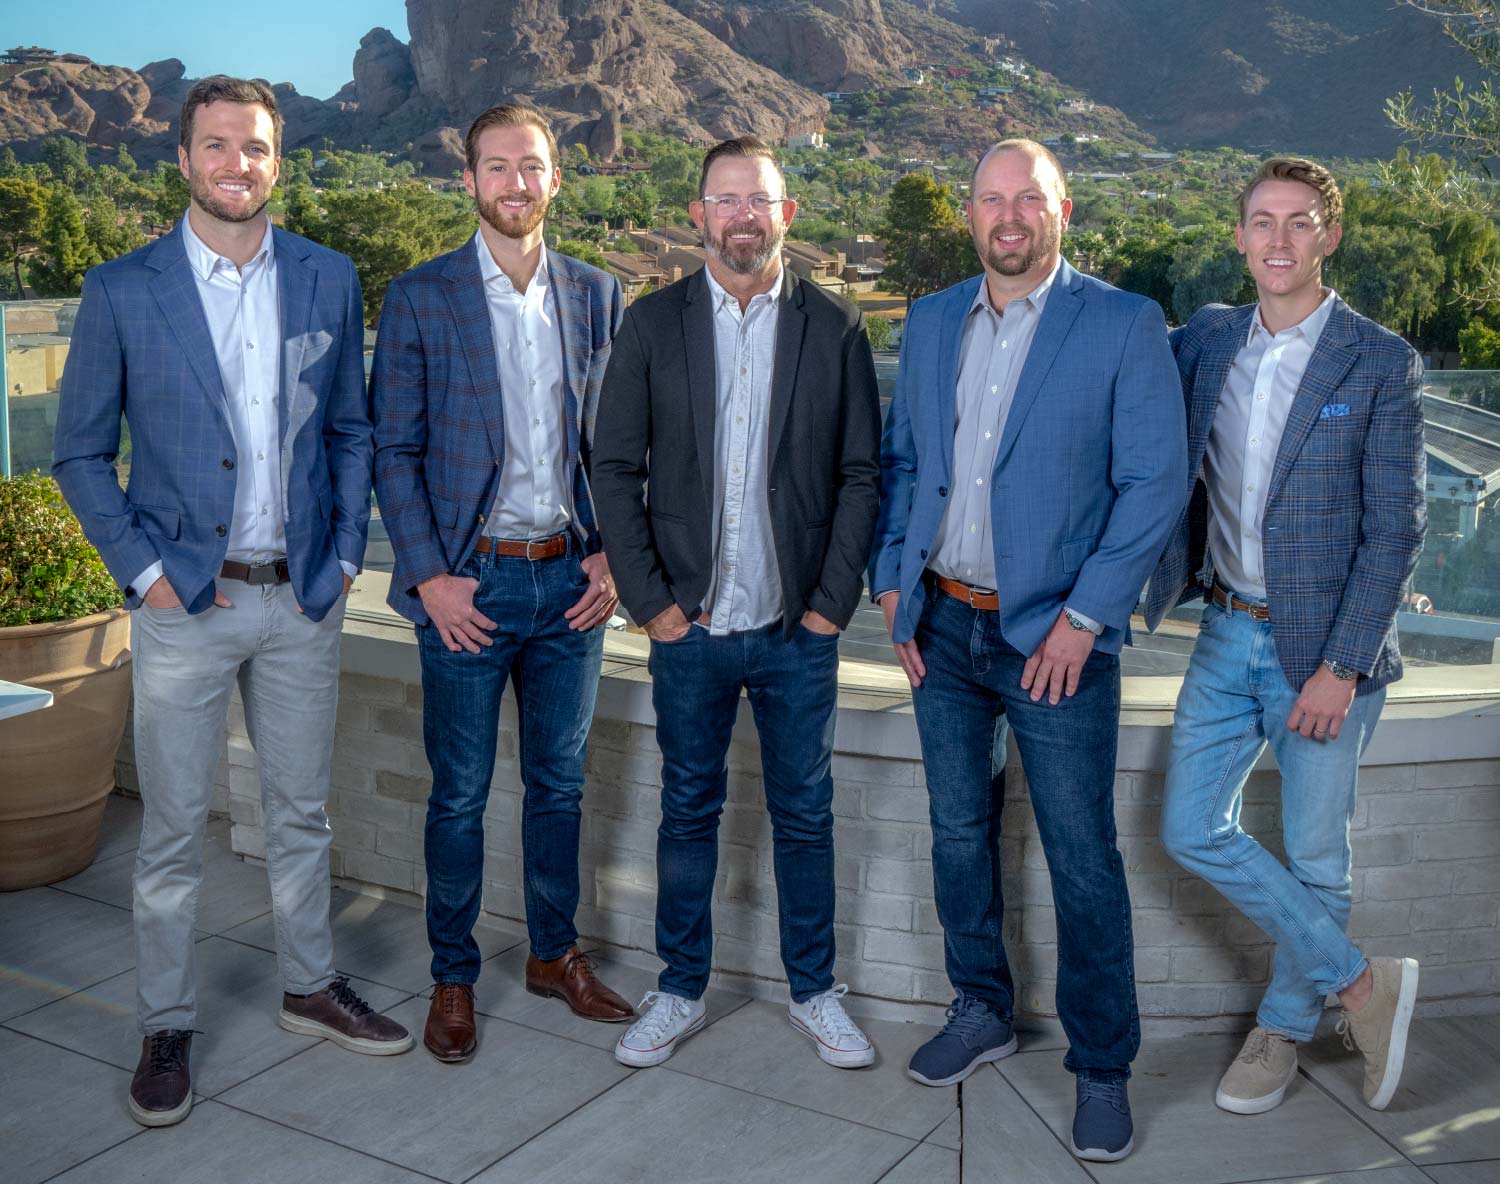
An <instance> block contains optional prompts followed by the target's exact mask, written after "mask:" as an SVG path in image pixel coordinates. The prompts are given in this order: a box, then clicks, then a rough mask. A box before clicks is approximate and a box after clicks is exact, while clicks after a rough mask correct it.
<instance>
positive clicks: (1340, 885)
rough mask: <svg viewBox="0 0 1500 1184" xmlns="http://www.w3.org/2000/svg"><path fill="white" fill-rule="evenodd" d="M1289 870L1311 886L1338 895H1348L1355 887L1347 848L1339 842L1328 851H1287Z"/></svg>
mask: <svg viewBox="0 0 1500 1184" xmlns="http://www.w3.org/2000/svg"><path fill="white" fill-rule="evenodd" d="M1286 866H1287V871H1289V872H1291V873H1292V875H1294V876H1296V877H1297V879H1298V880H1300V881H1301V882H1302V883H1304V884H1306V885H1307V886H1308V887H1309V888H1318V889H1321V890H1323V891H1324V892H1331V893H1333V894H1334V895H1336V896H1348V895H1349V894H1350V893H1351V892H1352V891H1353V888H1354V878H1353V876H1352V875H1351V874H1350V866H1349V858H1348V853H1347V848H1345V847H1343V845H1342V844H1339V845H1337V846H1335V847H1331V848H1330V849H1328V850H1326V851H1317V852H1313V851H1296V852H1294V851H1291V850H1288V851H1287V859H1286Z"/></svg>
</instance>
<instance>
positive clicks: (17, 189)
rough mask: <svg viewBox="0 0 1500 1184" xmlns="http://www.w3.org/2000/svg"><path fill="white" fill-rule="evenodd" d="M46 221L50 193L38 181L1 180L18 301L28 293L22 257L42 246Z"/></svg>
mask: <svg viewBox="0 0 1500 1184" xmlns="http://www.w3.org/2000/svg"><path fill="white" fill-rule="evenodd" d="M46 217H47V190H45V189H43V188H42V187H41V186H40V185H38V184H37V183H36V182H35V181H27V180H23V179H22V178H20V177H0V249H3V250H4V252H5V255H6V257H7V258H8V259H9V260H10V265H11V269H12V270H13V271H14V273H15V277H16V295H17V296H18V297H20V296H23V295H25V292H26V288H25V285H23V284H22V283H21V255H22V253H23V252H26V251H29V250H32V249H33V248H35V247H37V246H39V245H40V244H41V239H42V229H43V224H44V222H45V220H46ZM0 393H3V392H0Z"/></svg>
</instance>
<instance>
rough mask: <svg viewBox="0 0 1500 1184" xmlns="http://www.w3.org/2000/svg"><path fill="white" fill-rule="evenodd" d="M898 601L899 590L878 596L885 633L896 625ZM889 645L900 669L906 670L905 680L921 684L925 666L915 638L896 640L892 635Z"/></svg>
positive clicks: (889, 631)
mask: <svg viewBox="0 0 1500 1184" xmlns="http://www.w3.org/2000/svg"><path fill="white" fill-rule="evenodd" d="M900 603H901V593H899V592H887V593H886V594H885V595H884V596H882V597H881V598H880V611H881V612H883V613H884V614H885V631H886V632H887V633H892V632H893V631H894V629H895V627H896V606H897V605H898V604H900ZM891 646H892V648H893V649H895V651H896V657H897V658H898V659H899V660H900V662H901V669H902V670H904V671H906V681H907V682H909V683H911V685H912V686H914V687H919V686H921V685H922V680H923V679H924V678H926V677H927V666H926V664H925V663H923V661H922V655H921V654H919V653H918V652H917V643H916V640H915V639H913V640H911V641H897V640H896V639H895V637H894V636H893V637H892V638H891Z"/></svg>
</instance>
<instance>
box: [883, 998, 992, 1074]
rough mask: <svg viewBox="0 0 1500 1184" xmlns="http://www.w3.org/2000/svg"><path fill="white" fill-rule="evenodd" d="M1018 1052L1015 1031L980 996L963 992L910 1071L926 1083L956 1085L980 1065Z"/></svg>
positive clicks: (918, 1050) (912, 1061)
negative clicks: (977, 997)
mask: <svg viewBox="0 0 1500 1184" xmlns="http://www.w3.org/2000/svg"><path fill="white" fill-rule="evenodd" d="M1015 1051H1016V1034H1015V1032H1014V1031H1012V1030H1011V1023H1010V1021H1009V1020H1005V1019H1001V1018H1000V1017H999V1016H998V1015H996V1014H995V1013H994V1012H993V1011H991V1010H990V1009H989V1006H988V1005H987V1004H986V1003H985V1002H984V1001H983V1000H981V999H976V998H974V997H973V996H972V995H964V996H960V997H959V998H957V999H955V1000H954V1001H953V1006H952V1007H950V1008H948V1022H947V1023H945V1024H944V1025H943V1029H942V1031H940V1032H939V1033H938V1034H937V1035H936V1036H934V1037H933V1038H932V1039H931V1040H929V1041H928V1042H927V1043H926V1044H924V1045H922V1047H921V1048H919V1049H917V1051H916V1052H914V1053H913V1054H912V1058H911V1063H910V1064H909V1065H908V1066H907V1068H906V1072H907V1074H908V1075H909V1076H910V1077H911V1078H912V1079H913V1080H916V1081H920V1082H921V1083H922V1084H923V1085H956V1084H958V1082H960V1081H962V1080H963V1079H964V1078H965V1077H967V1076H968V1075H969V1074H970V1073H972V1072H974V1070H975V1069H977V1068H978V1067H979V1066H980V1065H983V1064H985V1063H986V1062H988V1061H998V1060H999V1059H1000V1058H1001V1057H1008V1056H1010V1054H1011V1053H1013V1052H1015Z"/></svg>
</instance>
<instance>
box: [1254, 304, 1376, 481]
mask: <svg viewBox="0 0 1500 1184" xmlns="http://www.w3.org/2000/svg"><path fill="white" fill-rule="evenodd" d="M1354 342H1355V336H1354V316H1353V314H1352V313H1351V312H1350V311H1349V306H1348V305H1346V304H1345V303H1344V302H1343V301H1342V300H1339V299H1338V298H1337V297H1335V300H1334V306H1333V308H1332V309H1331V310H1329V314H1328V322H1327V324H1325V325H1324V326H1323V333H1322V335H1321V336H1320V337H1319V338H1318V344H1317V347H1316V348H1315V349H1314V350H1313V354H1312V357H1311V358H1309V359H1308V362H1307V369H1306V370H1305V371H1303V374H1302V381H1301V383H1299V384H1298V386H1297V393H1296V395H1295V396H1294V397H1293V399H1292V409H1291V411H1290V412H1288V413H1287V417H1286V428H1285V429H1284V430H1283V431H1282V433H1281V446H1280V447H1279V448H1277V450H1276V465H1275V467H1274V468H1273V469H1272V470H1271V487H1270V488H1269V489H1267V490H1266V505H1268V506H1269V505H1270V504H1271V502H1272V500H1273V499H1274V498H1275V497H1276V495H1277V493H1279V492H1280V490H1281V487H1282V485H1284V484H1285V483H1286V479H1287V475H1288V474H1289V473H1290V472H1291V471H1292V465H1293V464H1294V463H1295V462H1296V460H1297V454H1298V453H1299V452H1301V451H1302V446H1303V445H1304V444H1305V443H1307V435H1308V433H1309V432H1311V431H1312V430H1313V425H1315V424H1316V423H1317V422H1318V416H1319V415H1320V414H1322V411H1323V405H1324V404H1325V403H1327V402H1328V401H1329V400H1330V399H1331V398H1333V397H1334V396H1335V395H1336V394H1337V393H1338V389H1339V384H1340V383H1342V382H1343V381H1344V376H1345V375H1346V374H1348V373H1349V369H1350V367H1352V366H1353V365H1354V362H1355V358H1356V357H1357V356H1358V355H1357V352H1356V351H1355V349H1354Z"/></svg>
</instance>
